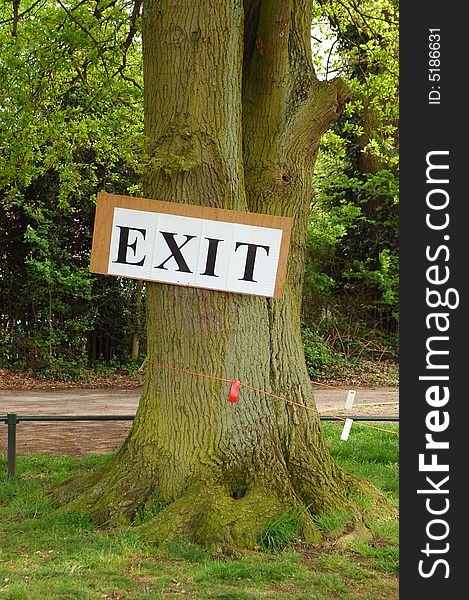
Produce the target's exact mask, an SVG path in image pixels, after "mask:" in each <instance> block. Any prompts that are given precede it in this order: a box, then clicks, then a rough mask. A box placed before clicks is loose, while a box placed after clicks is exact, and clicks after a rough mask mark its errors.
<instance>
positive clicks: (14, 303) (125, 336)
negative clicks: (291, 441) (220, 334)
mask: <svg viewBox="0 0 469 600" xmlns="http://www.w3.org/2000/svg"><path fill="white" fill-rule="evenodd" d="M397 11H398V6H397V3H396V2H394V1H392V0H379V1H378V0H367V2H365V3H357V2H355V1H354V0H343V1H342V2H337V1H335V0H334V1H332V2H328V1H325V0H322V1H320V2H317V3H315V12H314V14H313V15H312V22H313V27H312V36H313V39H312V47H313V54H314V56H315V57H316V58H317V71H318V76H320V77H321V78H326V79H330V78H331V77H334V76H336V75H340V76H341V77H343V78H344V79H346V81H347V82H348V84H349V86H350V88H351V90H352V92H353V99H352V100H351V101H350V102H349V103H348V104H347V106H346V109H345V111H344V114H343V115H342V117H341V118H340V119H339V121H338V122H337V123H336V124H335V125H334V126H333V128H332V129H331V130H329V131H328V132H327V134H326V135H325V136H324V138H323V142H322V147H321V153H320V156H319V159H318V162H317V173H316V189H317V194H316V195H315V197H314V198H312V202H311V208H312V210H311V221H310V228H309V233H308V256H307V262H306V266H305V286H304V303H303V322H304V327H303V335H304V342H305V349H306V356H307V361H308V365H309V368H310V372H311V375H312V376H314V377H325V376H327V375H328V374H330V372H331V369H334V368H337V366H340V365H341V364H343V363H344V362H347V361H349V362H350V361H351V360H356V359H363V358H380V357H383V356H384V357H396V356H397V339H398V316H399V315H398V256H399V255H398V239H397V218H398V213H397V206H398V186H397V162H398V154H397V150H398V133H397V132H398V114H397V108H398V106H397V90H398V84H397V60H398V56H397V45H398V42H397ZM140 12H141V1H140V0H137V1H135V2H134V1H130V0H89V1H87V2H81V1H79V0H75V1H70V2H65V1H62V0H57V1H55V0H54V1H53V0H39V1H37V0H20V1H18V0H15V1H13V2H11V1H6V0H0V58H1V60H0V236H1V239H2V240H3V244H2V250H1V252H0V323H1V325H0V327H1V328H0V366H3V367H8V368H14V369H16V370H27V371H30V372H34V373H39V374H42V375H44V376H50V377H52V376H53V377H62V378H80V377H84V376H85V375H86V372H87V370H88V369H90V368H94V369H96V368H97V366H98V365H102V364H106V365H122V364H124V363H126V362H127V361H128V360H129V358H130V357H131V355H132V338H134V339H135V336H140V337H142V325H141V312H142V310H141V308H140V305H139V302H138V299H139V298H140V296H141V294H142V293H143V298H144V289H143V291H142V290H140V288H138V289H137V286H136V283H135V282H132V281H128V280H121V279H117V278H112V277H102V276H95V275H92V274H90V273H89V269H88V265H89V253H90V248H91V237H92V227H93V220H94V207H95V198H96V193H97V192H98V191H107V192H110V193H119V194H131V195H132V194H140V193H141V190H140V171H141V168H142V167H141V165H142V164H143V163H144V156H143V148H144V139H143V97H142V85H143V83H142V74H141V39H140V37H139V27H140ZM140 354H141V355H144V354H145V347H144V343H143V340H142V343H141V344H140ZM133 356H134V358H138V353H136V350H135V345H134V351H133ZM141 358H142V357H141V356H140V359H141Z"/></svg>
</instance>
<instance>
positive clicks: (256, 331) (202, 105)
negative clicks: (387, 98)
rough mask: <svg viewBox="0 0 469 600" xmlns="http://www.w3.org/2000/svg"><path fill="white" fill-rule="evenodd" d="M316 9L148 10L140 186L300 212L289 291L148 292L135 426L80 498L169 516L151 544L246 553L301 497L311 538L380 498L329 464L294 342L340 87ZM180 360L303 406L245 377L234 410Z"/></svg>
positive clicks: (156, 194) (173, 196)
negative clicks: (320, 58) (313, 40)
mask: <svg viewBox="0 0 469 600" xmlns="http://www.w3.org/2000/svg"><path fill="white" fill-rule="evenodd" d="M309 9H310V6H309V3H308V2H306V1H304V2H303V1H302V0H295V1H294V2H293V1H292V2H289V1H288V0H268V1H266V0H263V1H262V2H258V1H257V2H256V1H255V0H254V1H247V2H245V6H244V8H243V5H242V3H241V2H240V1H239V0H236V1H234V2H211V1H209V0H198V1H197V0H196V1H194V0H191V1H190V2H183V1H179V2H174V1H172V0H171V1H170V0H165V1H163V0H159V1H158V2H157V1H153V2H151V1H147V3H146V5H145V8H144V30H143V36H144V37H143V39H144V78H145V79H144V81H145V111H146V112H145V125H146V135H147V137H148V140H149V144H150V147H149V153H150V156H151V159H150V161H149V167H148V172H147V176H146V179H145V196H146V197H150V198H158V199H163V200H171V201H174V202H184V203H192V204H199V205H208V206H214V207H222V208H229V209H239V210H245V211H254V212H261V213H268V214H275V215H286V216H290V217H292V218H293V220H294V227H293V232H292V241H291V247H290V255H289V259H288V272H287V281H286V285H285V289H284V293H283V297H282V298H281V299H279V300H276V299H267V298H260V297H253V296H246V295H240V294H227V293H224V292H216V291H210V290H203V289H194V288H185V287H179V286H171V285H165V284H148V285H147V336H148V357H149V358H148V362H147V369H146V379H145V385H144V391H143V395H142V399H141V402H140V406H139V408H138V412H137V415H136V418H135V421H134V425H133V428H132V430H131V433H130V434H129V437H128V438H127V440H126V442H125V444H124V446H123V447H122V448H121V450H120V451H119V453H118V454H117V455H116V457H115V459H114V460H113V462H112V463H110V464H109V465H107V466H106V469H105V470H104V471H103V472H100V473H98V474H96V475H95V476H94V477H93V480H92V481H91V482H89V481H88V482H87V485H88V488H87V489H85V491H82V492H81V494H80V495H79V496H78V498H77V499H76V500H75V501H74V505H75V506H82V507H86V508H87V509H89V510H90V511H91V512H92V514H94V515H95V516H96V517H97V518H99V519H101V520H105V521H111V522H120V521H121V520H125V519H132V518H134V517H135V516H136V515H142V514H146V515H148V514H150V513H152V512H153V513H157V514H156V516H154V518H152V519H151V520H149V521H148V522H145V523H144V525H142V530H143V531H144V532H146V534H147V535H148V536H150V538H151V539H153V540H164V539H167V538H169V537H173V536H176V535H188V536H190V537H191V538H192V539H195V540H197V541H200V542H204V543H207V544H209V545H210V544H217V545H221V546H223V545H228V546H232V545H236V546H251V547H252V546H253V545H254V544H255V543H256V541H257V539H258V536H259V534H260V532H261V531H262V530H263V529H265V527H266V526H267V525H268V523H269V522H270V521H271V520H272V519H274V518H276V517H277V516H278V515H279V514H280V513H281V512H282V511H283V510H285V509H286V508H288V507H291V506H304V507H309V512H305V513H304V518H303V524H302V528H303V533H304V534H305V535H306V534H308V535H309V536H311V535H314V533H313V527H312V521H311V520H310V519H309V516H308V515H310V514H318V513H322V512H327V511H331V510H335V509H338V508H344V507H346V508H349V509H352V511H354V510H355V507H354V505H352V503H351V499H350V498H351V497H352V496H353V494H354V493H358V492H363V491H364V490H367V491H369V492H370V493H371V486H367V485H366V484H364V483H363V482H359V481H357V480H356V479H355V478H352V477H351V476H349V475H347V474H345V473H344V472H343V471H342V470H341V469H339V468H338V467H337V466H336V465H335V464H334V462H333V461H332V460H331V458H330V455H329V452H328V450H327V447H326V445H325V442H324V439H323V436H322V434H321V430H320V422H319V417H318V415H317V412H316V410H315V408H314V399H313V393H312V387H311V384H310V381H309V377H308V373H307V370H306V366H305V360H304V354H303V347H302V343H301V337H300V303H301V288H302V278H303V268H304V267H303V265H304V249H305V236H306V228H307V218H308V212H309V207H310V199H311V195H312V190H311V182H312V173H313V165H314V160H315V156H316V152H317V149H318V145H319V140H320V136H321V134H322V133H323V131H324V130H325V129H326V127H327V126H328V125H329V124H330V123H331V122H332V121H333V120H334V119H335V118H336V116H337V115H338V113H339V111H340V108H341V104H342V103H343V101H344V99H345V94H346V92H345V90H344V87H343V86H342V84H341V83H340V82H335V83H328V84H327V83H319V82H318V81H317V80H316V78H315V76H314V72H313V69H312V66H311V59H310V56H309V55H310V47H309V35H310V31H309V26H310V10H309ZM243 13H245V24H244V26H243ZM243 48H244V52H243ZM162 364H164V365H170V366H172V367H174V368H176V369H181V371H175V370H172V369H166V368H164V367H162V366H161V365H162ZM184 370H188V371H191V372H193V373H200V374H209V375H214V376H216V377H220V378H225V379H231V378H233V379H239V380H241V381H242V382H244V383H247V384H249V385H250V386H252V387H253V388H259V389H262V390H265V391H267V392H268V393H269V394H275V395H278V396H282V397H284V398H287V399H289V400H292V401H293V402H295V403H296V404H290V403H288V402H285V401H284V400H280V399H277V398H275V397H272V396H267V395H265V394H263V393H262V392H259V391H255V390H252V389H249V388H246V387H242V388H241V391H240V395H239V401H238V402H237V403H236V404H233V403H230V402H228V401H227V400H228V393H229V383H227V382H224V381H219V380H217V379H212V378H207V377H204V376H200V375H191V374H189V373H186V372H184ZM298 404H300V405H301V406H298ZM77 487H78V485H77V484H76V483H75V485H74V486H71V487H70V488H68V491H70V490H72V491H73V489H74V488H75V489H76V488H77ZM158 511H159V512H158Z"/></svg>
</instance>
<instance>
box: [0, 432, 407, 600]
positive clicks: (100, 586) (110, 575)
mask: <svg viewBox="0 0 469 600" xmlns="http://www.w3.org/2000/svg"><path fill="white" fill-rule="evenodd" d="M323 428H324V431H325V433H326V437H327V439H328V442H329V445H330V448H331V452H332V454H333V456H334V457H335V458H336V460H337V462H338V463H339V464H341V465H342V466H343V467H344V468H346V469H347V470H348V471H350V472H353V473H355V474H357V475H360V476H363V477H366V478H368V479H369V480H371V481H372V482H373V483H374V484H375V485H376V486H377V487H379V488H380V489H381V490H382V491H383V492H384V493H385V494H386V495H387V496H388V497H389V498H390V499H391V501H392V502H394V503H395V504H396V505H397V504H398V491H399V469H398V446H399V436H398V435H395V434H391V433H388V432H384V431H379V430H377V429H372V428H370V427H365V426H360V425H359V424H358V423H356V424H354V426H353V428H352V431H351V434H350V437H349V440H348V441H347V442H344V441H341V440H340V433H341V430H342V424H334V423H323ZM385 429H392V430H394V431H398V426H396V425H389V424H386V426H385ZM109 458H110V457H109V456H88V457H86V458H83V459H74V458H70V457H65V456H28V457H19V458H18V470H17V477H16V479H14V480H11V481H9V480H8V479H7V477H6V470H7V469H6V457H5V456H3V455H0V599H2V600H3V599H5V600H48V599H49V598H50V599H64V600H65V599H70V600H92V599H93V600H94V599H96V600H97V599H105V598H108V599H112V600H121V599H122V600H124V599H126V600H127V599H128V600H138V599H154V600H156V599H162V600H163V599H165V600H166V599H176V598H178V599H184V598H190V599H200V600H211V599H218V600H258V599H264V598H265V599H271V600H282V599H288V600H300V599H301V600H333V599H344V600H354V599H356V600H381V599H384V598H386V599H396V600H397V598H398V521H397V520H395V519H392V520H387V521H378V520H376V521H372V522H370V523H368V526H369V527H370V529H371V531H372V533H373V534H374V539H373V542H371V543H365V542H358V541H357V542H353V543H352V545H351V546H349V547H348V548H347V550H339V549H338V548H337V547H336V546H335V545H334V543H333V534H334V532H337V529H338V528H340V527H341V525H342V522H343V520H342V521H341V515H324V516H322V517H321V518H319V519H318V520H317V522H318V525H319V526H320V527H321V528H322V529H323V530H324V532H325V541H324V542H323V543H321V544H320V545H319V546H312V545H310V546H308V545H305V544H302V543H300V542H298V541H295V540H292V542H291V543H289V544H287V545H285V546H284V547H282V548H281V549H279V550H277V551H275V552H267V551H261V550H259V551H253V552H251V553H249V554H248V555H247V556H246V557H245V558H243V559H241V560H215V559H214V558H213V557H211V556H210V555H209V554H208V553H207V552H206V551H205V550H204V548H202V547H199V546H197V545H195V544H193V543H191V542H189V541H187V540H179V541H177V542H173V543H171V544H170V545H169V546H168V547H166V548H164V550H163V549H158V548H155V547H154V546H152V545H151V544H145V543H142V542H141V541H140V540H139V538H138V535H137V532H136V530H135V529H132V528H131V527H128V528H125V529H119V530H118V531H116V530H113V531H108V530H103V529H100V528H98V527H97V526H96V525H95V524H94V523H92V522H91V520H90V519H89V517H88V515H87V514H83V513H67V514H62V515H54V513H53V511H52V507H51V505H50V503H49V500H48V498H47V491H48V490H49V489H50V487H51V486H52V485H54V484H55V483H58V482H60V481H62V480H63V479H66V478H68V477H71V476H73V475H74V474H78V473H80V472H83V471H88V470H90V469H92V468H94V467H96V466H98V465H101V464H103V463H104V462H105V461H106V460H109ZM329 536H330V537H329Z"/></svg>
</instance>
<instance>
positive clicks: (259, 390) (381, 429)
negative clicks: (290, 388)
mask: <svg viewBox="0 0 469 600" xmlns="http://www.w3.org/2000/svg"><path fill="white" fill-rule="evenodd" d="M147 362H149V363H151V364H152V365H156V366H157V367H161V368H162V369H168V370H170V371H175V372H177V373H186V374H187V375H194V376H196V377H206V378H207V379H215V380H216V381H223V382H225V383H231V382H232V381H233V379H227V378H226V377H217V376H216V375H209V374H208V373H198V372H197V371H190V370H189V369H183V368H181V367H172V366H171V365H165V364H164V363H160V362H158V361H156V360H150V359H149V358H147ZM240 387H245V388H247V389H249V390H252V391H253V392H258V393H259V394H264V395H265V396H269V397H270V398H276V399H277V400H282V401H283V402H286V403H287V404H292V405H293V406H299V407H300V408H304V409H306V410H312V411H314V412H315V413H317V410H316V408H315V407H313V406H309V405H308V404H301V403H300V402H295V401H294V400H290V399H289V398H284V397H283V396H278V395H277V394H272V393H271V392H266V391H265V390H263V389H261V388H256V387H253V386H252V385H249V384H247V383H243V382H240ZM330 387H332V386H330ZM335 389H339V388H335ZM340 391H344V390H340ZM380 404H381V403H380ZM384 404H385V403H384ZM392 404H395V403H392ZM356 406H357V405H356ZM338 419H339V420H345V419H343V418H342V417H338ZM358 424H359V425H363V426H364V427H370V428H372V429H379V430H380V431H387V432H388V433H395V434H397V435H399V432H397V431H392V430H391V429H384V428H382V427H375V426H373V425H370V424H368V423H361V422H358Z"/></svg>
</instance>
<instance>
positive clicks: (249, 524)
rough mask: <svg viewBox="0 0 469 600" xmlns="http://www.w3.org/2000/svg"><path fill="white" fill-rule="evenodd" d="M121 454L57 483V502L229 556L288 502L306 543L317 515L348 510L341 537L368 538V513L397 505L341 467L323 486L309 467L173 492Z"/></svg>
mask: <svg viewBox="0 0 469 600" xmlns="http://www.w3.org/2000/svg"><path fill="white" fill-rule="evenodd" d="M121 452H122V451H121ZM119 456H120V455H118V456H117V457H116V458H115V459H114V461H113V462H112V463H111V464H109V463H108V464H107V465H106V466H105V467H104V468H102V469H100V470H98V471H97V472H96V473H94V474H91V475H87V476H85V477H82V478H80V479H74V480H70V481H67V482H65V483H64V484H62V485H61V486H59V487H58V488H56V490H54V493H53V497H54V500H55V502H56V503H57V504H60V505H61V506H60V507H59V508H58V510H59V511H67V510H79V511H85V512H88V513H90V514H91V516H92V517H93V518H94V519H95V520H96V521H97V522H99V523H101V524H107V525H109V526H117V525H122V524H129V523H133V524H134V525H135V526H137V527H138V530H139V532H140V533H141V535H142V539H144V540H146V541H148V542H153V543H156V544H158V545H164V544H165V543H166V542H168V541H171V540H173V539H177V538H181V537H182V538H187V539H190V540H192V541H194V542H196V543H199V544H202V545H204V546H206V547H207V548H208V549H209V550H210V551H212V552H213V553H214V554H222V555H229V556H230V555H231V556H233V555H236V553H237V552H238V551H239V549H253V548H255V547H256V545H257V544H258V543H259V540H260V538H261V536H262V534H263V532H265V530H266V528H267V527H268V526H269V525H270V524H271V523H272V522H273V521H275V520H276V519H277V518H278V517H279V516H280V515H282V514H283V513H285V511H287V510H291V509H296V510H297V511H298V514H299V519H298V527H297V532H296V535H297V537H298V539H301V540H303V541H306V542H308V543H318V542H320V541H321V539H322V533H321V531H320V528H319V527H318V525H317V522H318V521H317V519H316V518H315V517H317V516H320V515H321V514H334V512H336V513H337V512H341V513H342V514H346V515H347V522H346V523H344V527H343V528H342V529H341V531H340V532H339V533H338V538H337V540H336V543H337V544H339V545H340V546H344V545H346V544H347V543H349V542H350V541H352V540H354V539H370V534H369V532H368V530H367V528H366V520H367V516H368V514H369V515H371V514H372V515H373V518H376V515H377V511H378V512H379V513H381V515H382V516H383V517H386V516H389V515H390V514H391V513H392V512H393V508H392V507H391V505H390V503H389V502H388V501H387V499H386V498H385V497H384V496H383V495H382V494H381V493H380V492H379V491H378V490H377V489H376V488H374V486H372V485H371V484H369V483H368V482H366V481H364V480H361V479H358V478H356V477H353V476H351V475H349V474H347V473H345V472H344V471H342V470H341V469H339V468H338V467H335V479H334V481H333V483H332V484H330V482H329V483H328V484H327V485H326V482H324V485H323V486H317V485H313V481H314V479H313V477H312V475H311V474H308V472H307V471H305V472H304V473H302V476H301V477H298V474H296V477H294V478H290V480H286V481H285V485H284V486H283V487H279V486H278V485H276V486H275V487H274V486H272V484H267V481H266V480H259V481H253V482H250V483H249V484H248V486H247V488H246V489H243V490H237V491H236V492H233V490H231V489H229V488H228V486H227V485H225V484H219V483H215V482H213V481H210V480H206V481H205V482H202V481H200V480H199V481H195V482H193V483H192V484H191V485H190V486H189V487H187V489H185V490H184V492H183V493H182V494H181V495H180V496H179V497H178V498H175V499H173V498H164V497H162V496H161V495H160V493H159V490H158V488H157V486H156V485H155V482H156V481H157V480H158V478H157V477H155V474H154V473H152V477H151V478H149V477H143V476H142V475H141V474H140V477H139V478H138V479H137V478H136V475H134V474H132V472H130V471H129V470H128V469H122V464H120V463H122V460H123V459H124V460H125V453H124V456H123V457H121V460H120V461H118V458H119ZM151 482H153V485H152V484H151ZM316 483H317V482H316ZM340 490H342V493H340Z"/></svg>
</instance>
